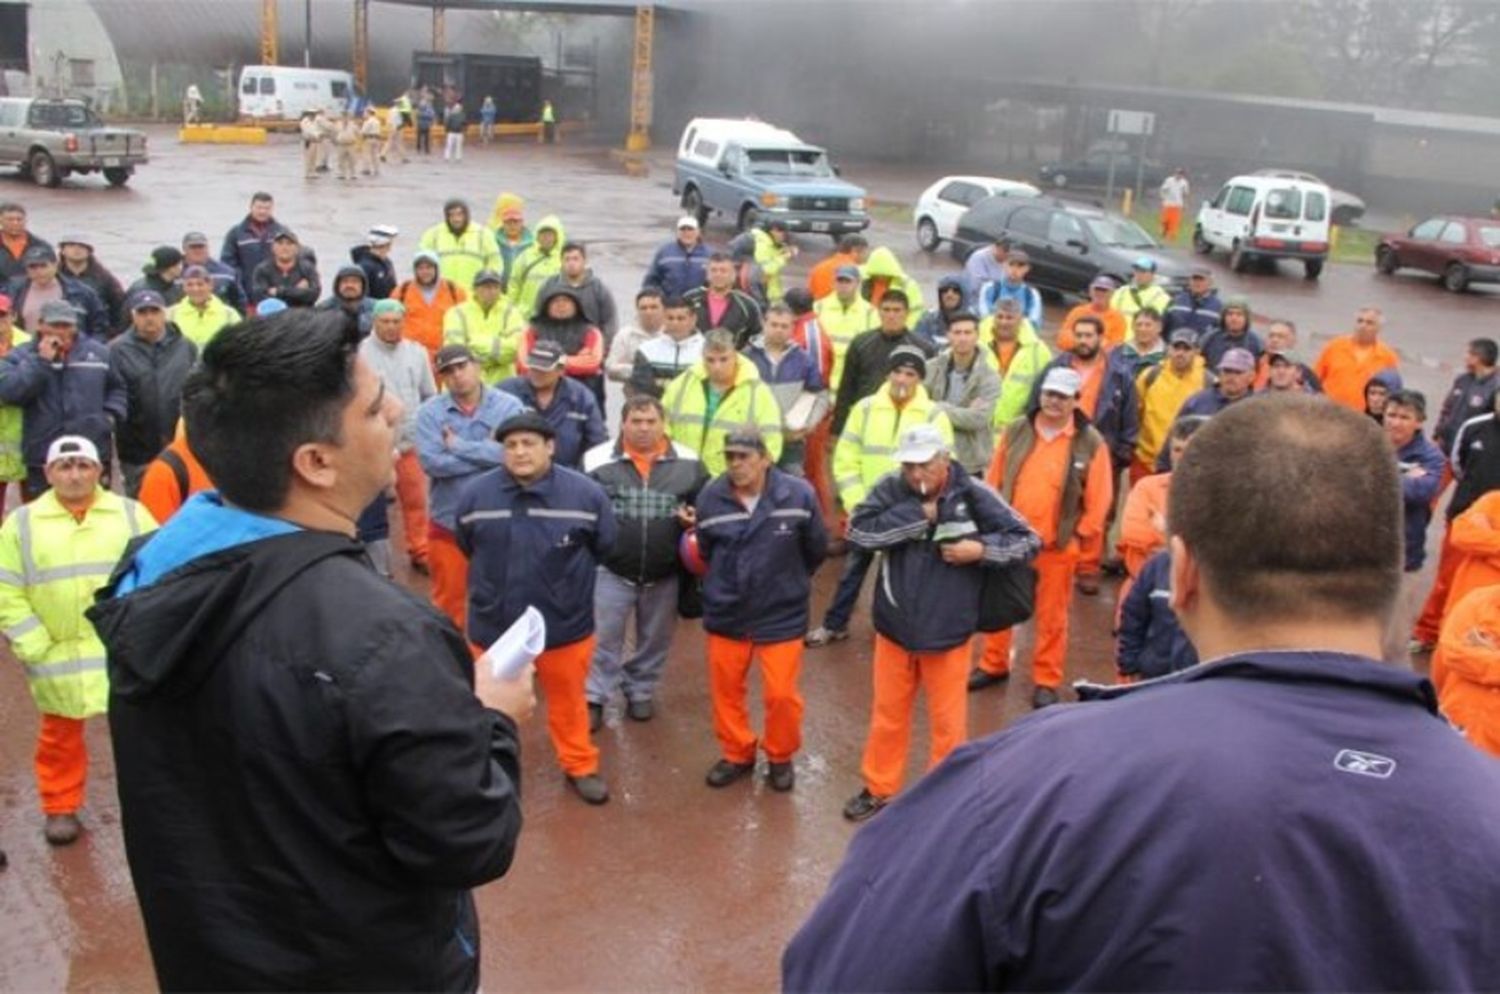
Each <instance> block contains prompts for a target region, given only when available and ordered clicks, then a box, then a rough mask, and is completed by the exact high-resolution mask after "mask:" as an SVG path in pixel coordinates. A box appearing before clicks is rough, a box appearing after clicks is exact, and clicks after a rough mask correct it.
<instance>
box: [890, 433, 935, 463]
mask: <svg viewBox="0 0 1500 994" xmlns="http://www.w3.org/2000/svg"><path fill="white" fill-rule="evenodd" d="M947 451H948V443H947V441H946V440H944V438H943V433H942V432H941V431H939V430H938V427H937V425H931V424H924V425H917V426H916V427H914V428H911V429H909V430H908V431H907V432H906V433H905V434H903V435H902V436H901V444H900V445H899V446H897V448H896V461H897V462H899V463H924V462H931V461H932V460H933V459H936V458H937V457H938V456H939V455H941V454H942V453H944V452H947Z"/></svg>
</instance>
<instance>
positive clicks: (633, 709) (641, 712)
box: [625, 697, 656, 721]
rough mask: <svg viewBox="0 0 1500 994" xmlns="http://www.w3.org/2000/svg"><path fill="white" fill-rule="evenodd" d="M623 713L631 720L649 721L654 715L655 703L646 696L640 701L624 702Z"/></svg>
mask: <svg viewBox="0 0 1500 994" xmlns="http://www.w3.org/2000/svg"><path fill="white" fill-rule="evenodd" d="M625 714H626V716H627V717H629V718H630V720H631V721H650V720H651V719H652V718H654V717H655V716H656V705H655V704H652V703H651V698H649V697H647V698H646V699H644V700H640V701H627V702H625Z"/></svg>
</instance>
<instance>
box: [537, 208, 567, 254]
mask: <svg viewBox="0 0 1500 994" xmlns="http://www.w3.org/2000/svg"><path fill="white" fill-rule="evenodd" d="M544 231H555V232H557V244H556V245H553V246H552V252H561V251H562V247H563V246H564V245H566V244H567V243H568V235H567V232H565V231H564V230H563V224H562V218H560V217H558V216H557V215H556V214H548V215H547V216H546V217H544V218H542V219H541V220H540V221H538V222H537V223H536V227H535V228H533V229H531V238H532V243H531V247H532V249H533V250H534V251H536V252H537V253H538V254H540V255H551V254H552V252H544V251H543V250H542V243H541V241H540V240H539V236H540V235H541V233H542V232H544Z"/></svg>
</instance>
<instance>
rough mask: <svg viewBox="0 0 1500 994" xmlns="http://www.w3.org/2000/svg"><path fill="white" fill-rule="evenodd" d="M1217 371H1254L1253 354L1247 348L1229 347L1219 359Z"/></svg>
mask: <svg viewBox="0 0 1500 994" xmlns="http://www.w3.org/2000/svg"><path fill="white" fill-rule="evenodd" d="M1219 371H1220V372H1227V373H1252V372H1254V371H1255V356H1253V355H1251V354H1250V352H1249V350H1247V349H1230V350H1229V351H1228V352H1225V353H1224V355H1223V357H1222V358H1220V359H1219Z"/></svg>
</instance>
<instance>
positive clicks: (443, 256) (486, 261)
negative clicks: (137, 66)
mask: <svg viewBox="0 0 1500 994" xmlns="http://www.w3.org/2000/svg"><path fill="white" fill-rule="evenodd" d="M417 247H418V248H419V249H425V250H427V251H429V252H436V253H437V256H438V260H439V262H438V270H439V271H440V272H441V273H442V274H443V278H444V279H450V280H452V281H453V282H455V283H457V284H458V285H459V286H461V287H463V288H464V289H465V290H469V289H472V288H473V286H474V277H476V276H478V275H479V273H480V272H481V271H482V270H486V269H492V270H494V271H495V272H497V273H498V272H500V269H501V267H502V266H504V265H505V263H504V262H503V261H502V260H501V258H500V250H499V249H498V248H496V247H495V235H494V232H492V231H490V229H488V228H486V227H485V226H484V225H482V224H477V223H475V222H473V221H471V222H469V226H468V227H467V228H465V229H464V230H463V232H462V233H460V234H457V235H455V234H454V233H453V231H452V229H450V228H449V227H448V223H447V222H446V221H443V222H439V223H438V224H434V225H433V226H432V227H430V228H428V229H427V230H426V231H424V232H423V233H422V240H421V241H420V242H418V243H417Z"/></svg>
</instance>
